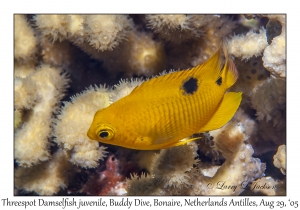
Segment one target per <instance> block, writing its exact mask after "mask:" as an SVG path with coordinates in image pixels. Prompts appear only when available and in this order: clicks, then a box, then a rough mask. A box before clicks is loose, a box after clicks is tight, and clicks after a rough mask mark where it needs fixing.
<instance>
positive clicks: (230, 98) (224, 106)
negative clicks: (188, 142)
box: [199, 92, 242, 133]
mask: <svg viewBox="0 0 300 210" xmlns="http://www.w3.org/2000/svg"><path fill="white" fill-rule="evenodd" d="M241 100H242V93H241V92H239V93H235V92H228V93H225V95H224V98H223V101H222V102H221V105H220V106H219V108H218V110H217V111H216V113H215V114H214V115H213V117H212V118H211V119H210V120H209V121H208V123H207V124H206V125H205V126H204V127H202V128H201V129H200V131H199V133H200V132H205V131H211V130H216V129H218V128H220V127H222V126H223V125H225V124H226V123H227V122H228V121H229V120H230V119H231V118H232V117H233V115H234V114H235V112H236V110H237V109H238V108H239V105H240V103H241Z"/></svg>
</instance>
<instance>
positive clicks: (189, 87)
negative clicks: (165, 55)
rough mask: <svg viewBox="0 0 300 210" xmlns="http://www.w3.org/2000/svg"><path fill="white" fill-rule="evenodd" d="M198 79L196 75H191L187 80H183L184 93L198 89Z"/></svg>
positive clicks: (190, 92)
mask: <svg viewBox="0 0 300 210" xmlns="http://www.w3.org/2000/svg"><path fill="white" fill-rule="evenodd" d="M197 82H198V80H197V79H196V78H194V77H190V78H188V79H187V80H185V81H183V83H182V86H181V89H183V91H184V93H187V94H194V93H195V92H196V91H197V90H198V83H197Z"/></svg>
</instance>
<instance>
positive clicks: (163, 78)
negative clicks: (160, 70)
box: [131, 69, 193, 93]
mask: <svg viewBox="0 0 300 210" xmlns="http://www.w3.org/2000/svg"><path fill="white" fill-rule="evenodd" d="M192 73H193V72H192V70H191V69H189V70H180V71H175V72H171V73H168V74H165V75H160V76H158V77H153V78H151V79H149V80H147V81H145V82H143V83H142V84H140V85H139V86H137V87H136V88H135V89H134V90H133V91H132V92H131V93H136V92H138V91H143V90H144V89H145V90H147V88H149V87H150V88H151V86H152V88H153V87H154V86H155V84H156V83H159V84H164V83H167V84H168V85H172V83H178V79H179V78H186V77H189V76H190V75H192ZM147 91H148V90H147Z"/></svg>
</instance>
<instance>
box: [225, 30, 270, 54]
mask: <svg viewBox="0 0 300 210" xmlns="http://www.w3.org/2000/svg"><path fill="white" fill-rule="evenodd" d="M267 46H268V42H267V36H266V30H265V29H264V28H261V29H260V30H259V33H255V32H254V31H249V32H248V33H247V34H246V35H235V36H233V37H232V38H231V39H230V40H229V42H228V51H229V53H230V54H232V55H234V56H235V57H240V58H242V59H249V58H251V57H252V56H256V57H257V56H259V55H261V54H262V52H263V50H264V49H265V48H266V47H267Z"/></svg>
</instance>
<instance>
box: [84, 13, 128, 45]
mask: <svg viewBox="0 0 300 210" xmlns="http://www.w3.org/2000/svg"><path fill="white" fill-rule="evenodd" d="M132 24H133V23H132V20H131V19H128V18H127V16H125V15H86V16H85V17H84V22H83V25H84V32H85V34H86V39H87V40H88V42H89V44H90V45H92V46H93V47H94V48H95V49H99V50H101V51H104V50H112V49H113V48H115V47H116V46H117V45H118V44H119V43H120V42H121V41H122V40H124V39H126V36H127V33H128V31H129V30H131V29H132Z"/></svg>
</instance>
